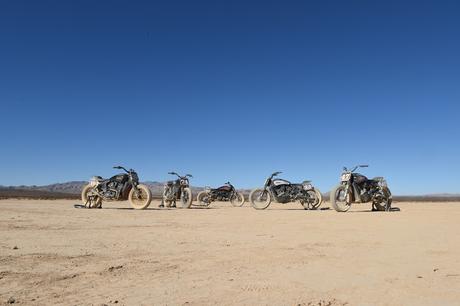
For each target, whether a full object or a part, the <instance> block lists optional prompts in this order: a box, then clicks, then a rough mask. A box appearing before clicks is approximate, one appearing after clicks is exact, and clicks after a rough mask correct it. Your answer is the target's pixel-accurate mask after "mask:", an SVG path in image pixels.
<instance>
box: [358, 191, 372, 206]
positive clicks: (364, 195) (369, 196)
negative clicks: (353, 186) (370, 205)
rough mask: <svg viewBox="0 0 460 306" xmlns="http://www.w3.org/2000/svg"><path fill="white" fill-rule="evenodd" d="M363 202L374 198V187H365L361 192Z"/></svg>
mask: <svg viewBox="0 0 460 306" xmlns="http://www.w3.org/2000/svg"><path fill="white" fill-rule="evenodd" d="M360 197H361V202H362V203H364V202H369V201H370V200H371V199H372V189H363V190H362V191H361V194H360Z"/></svg>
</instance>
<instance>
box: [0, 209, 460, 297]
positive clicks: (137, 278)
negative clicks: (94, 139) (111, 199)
mask: <svg viewBox="0 0 460 306" xmlns="http://www.w3.org/2000/svg"><path fill="white" fill-rule="evenodd" d="M74 204H78V201H68V200H56V201H32V200H3V201H0V302H1V303H5V304H6V303H7V302H8V300H10V302H13V301H14V302H15V303H17V304H24V305H54V304H60V305H104V304H106V305H115V304H117V305H208V304H218V305H235V304H236V305H321V306H324V305H460V222H459V221H460V203H395V204H394V206H398V207H399V208H400V209H401V211H400V212H391V213H382V212H378V213H375V212H370V211H369V209H370V205H367V204H361V205H356V206H355V207H354V208H353V209H352V211H350V212H348V213H337V212H335V211H333V210H320V211H304V210H303V209H301V207H300V205H297V204H291V205H280V204H277V205H272V206H271V207H270V208H269V209H267V210H265V211H256V210H254V209H252V208H250V207H249V206H248V204H247V203H246V204H245V206H244V207H242V208H234V207H231V206H230V205H229V204H227V203H213V205H212V208H211V209H189V210H184V209H182V210H180V209H168V210H160V209H157V208H156V206H157V205H158V204H159V203H158V202H153V203H152V205H151V208H150V209H148V210H145V211H135V210H131V209H129V205H128V203H127V202H118V203H107V204H105V205H104V209H101V210H86V209H76V208H74V207H73V205H74ZM152 206H153V207H152ZM325 206H328V203H325Z"/></svg>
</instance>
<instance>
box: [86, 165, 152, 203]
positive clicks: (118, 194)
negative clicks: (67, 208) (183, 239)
mask: <svg viewBox="0 0 460 306" xmlns="http://www.w3.org/2000/svg"><path fill="white" fill-rule="evenodd" d="M113 168H114V169H122V170H124V171H125V173H120V174H117V175H115V176H112V177H111V178H109V179H103V178H102V177H100V176H94V177H92V178H91V180H90V181H89V184H88V185H86V186H85V187H83V190H82V192H81V200H82V201H83V203H84V205H85V207H86V208H102V201H124V200H129V202H130V203H131V206H132V207H133V208H134V209H145V208H147V207H148V206H149V205H150V202H151V201H152V194H151V192H150V189H149V188H148V187H147V186H145V185H143V184H139V176H138V175H137V173H136V171H134V170H133V169H129V170H126V169H125V168H123V167H121V166H116V167H113Z"/></svg>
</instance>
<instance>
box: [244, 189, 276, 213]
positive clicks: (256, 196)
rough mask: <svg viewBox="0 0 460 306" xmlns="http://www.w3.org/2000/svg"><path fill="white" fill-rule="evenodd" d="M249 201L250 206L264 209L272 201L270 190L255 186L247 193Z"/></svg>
mask: <svg viewBox="0 0 460 306" xmlns="http://www.w3.org/2000/svg"><path fill="white" fill-rule="evenodd" d="M249 201H250V202H251V205H252V207H254V208H255V209H265V208H267V207H268V206H270V203H271V202H272V199H271V196H270V192H268V191H266V190H264V189H261V188H257V189H254V190H253V191H251V193H250V194H249Z"/></svg>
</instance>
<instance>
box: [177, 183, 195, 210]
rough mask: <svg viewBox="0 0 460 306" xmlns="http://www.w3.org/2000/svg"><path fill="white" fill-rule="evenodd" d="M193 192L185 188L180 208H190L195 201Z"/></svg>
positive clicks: (181, 196)
mask: <svg viewBox="0 0 460 306" xmlns="http://www.w3.org/2000/svg"><path fill="white" fill-rule="evenodd" d="M192 197H193V195H192V190H191V189H190V188H189V187H186V188H184V190H183V191H182V192H181V195H180V201H179V202H180V204H181V207H180V208H190V206H191V205H192V201H193V198H192Z"/></svg>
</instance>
